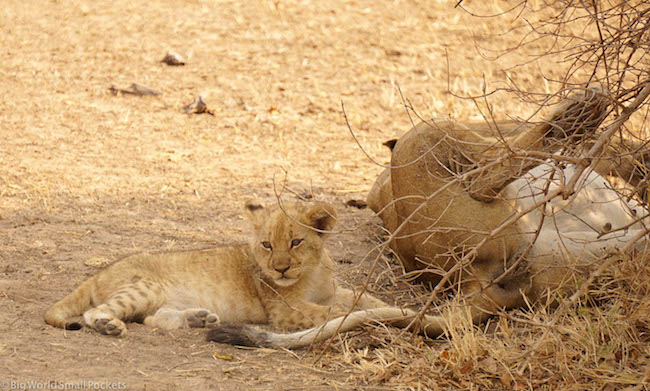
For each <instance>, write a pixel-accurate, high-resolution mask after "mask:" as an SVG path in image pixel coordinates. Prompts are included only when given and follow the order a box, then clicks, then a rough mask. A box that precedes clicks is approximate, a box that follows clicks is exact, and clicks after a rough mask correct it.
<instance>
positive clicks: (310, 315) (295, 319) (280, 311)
mask: <svg viewBox="0 0 650 391" xmlns="http://www.w3.org/2000/svg"><path fill="white" fill-rule="evenodd" d="M356 296H357V294H355V293H354V292H352V291H351V290H349V289H345V288H340V287H337V288H336V293H335V296H334V297H333V300H332V303H331V304H332V305H321V304H315V303H310V302H306V301H300V302H298V303H290V302H289V301H286V300H274V301H272V302H269V303H268V305H267V311H268V314H269V319H270V322H271V323H272V324H273V325H274V326H276V327H281V328H283V329H287V330H301V329H307V328H310V327H314V326H320V325H322V324H324V323H325V322H327V321H328V320H330V319H333V318H336V317H339V316H343V315H345V314H347V313H348V312H349V311H350V309H351V308H352V305H353V304H354V302H355V300H356ZM387 306H388V305H387V304H386V303H384V302H383V301H381V300H379V299H377V298H375V297H372V296H371V295H369V294H363V295H362V296H361V298H360V299H359V301H358V302H357V307H360V308H362V309H370V308H380V307H387Z"/></svg>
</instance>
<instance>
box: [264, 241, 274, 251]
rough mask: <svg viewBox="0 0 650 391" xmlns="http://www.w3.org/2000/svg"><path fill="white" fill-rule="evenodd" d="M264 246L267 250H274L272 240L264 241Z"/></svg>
mask: <svg viewBox="0 0 650 391" xmlns="http://www.w3.org/2000/svg"><path fill="white" fill-rule="evenodd" d="M262 247H264V248H265V249H267V250H273V246H271V243H270V242H262Z"/></svg>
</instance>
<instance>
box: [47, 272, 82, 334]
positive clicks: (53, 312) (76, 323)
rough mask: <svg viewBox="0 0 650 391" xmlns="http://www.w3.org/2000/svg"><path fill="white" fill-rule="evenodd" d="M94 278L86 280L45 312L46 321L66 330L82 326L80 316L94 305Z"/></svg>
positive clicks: (77, 328)
mask: <svg viewBox="0 0 650 391" xmlns="http://www.w3.org/2000/svg"><path fill="white" fill-rule="evenodd" d="M93 284H94V281H93V279H92V278H91V279H89V280H86V281H85V282H84V283H83V284H81V285H79V286H78V287H77V289H75V290H74V291H72V293H70V294H69V295H67V296H66V297H64V298H63V299H62V300H59V301H58V302H57V303H56V304H54V305H53V306H52V307H51V308H50V309H49V310H48V311H47V312H46V313H45V322H46V323H47V324H50V325H52V326H54V327H60V328H62V329H66V330H79V329H80V328H81V327H82V320H81V318H80V316H81V315H82V314H83V313H84V312H86V310H89V309H90V308H91V307H92V305H91V301H92V299H91V298H92V291H93Z"/></svg>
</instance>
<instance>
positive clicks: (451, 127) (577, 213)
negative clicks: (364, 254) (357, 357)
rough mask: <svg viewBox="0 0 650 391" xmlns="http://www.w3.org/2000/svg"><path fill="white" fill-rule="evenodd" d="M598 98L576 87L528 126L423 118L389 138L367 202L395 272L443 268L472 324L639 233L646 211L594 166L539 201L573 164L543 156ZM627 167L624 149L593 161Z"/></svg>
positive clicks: (572, 276)
mask: <svg viewBox="0 0 650 391" xmlns="http://www.w3.org/2000/svg"><path fill="white" fill-rule="evenodd" d="M607 106H608V104H607V97H606V96H605V95H604V94H603V92H602V91H601V90H600V89H588V90H586V91H585V93H583V94H578V95H576V96H573V97H571V98H569V99H568V100H567V101H565V102H564V103H563V104H561V105H560V106H559V107H558V108H556V109H555V110H554V112H553V114H552V115H551V117H550V118H549V119H548V120H547V121H545V122H543V123H541V124H538V125H532V124H528V123H523V122H522V123H520V122H515V121H502V122H494V123H486V122H482V123H454V122H451V121H448V120H441V121H436V120H432V121H426V122H423V123H421V124H419V125H417V126H416V127H414V128H413V129H411V130H410V131H409V132H408V133H406V134H405V135H404V136H403V137H401V138H400V139H399V141H397V143H396V144H395V145H394V148H393V151H392V160H391V168H390V169H387V170H386V171H384V173H382V174H381V176H380V177H379V179H378V180H377V182H376V184H375V186H374V187H373V189H372V191H371V193H370V195H369V197H368V201H369V202H368V204H369V206H370V207H371V208H372V209H373V210H375V211H376V212H378V213H379V215H380V217H381V218H382V220H383V222H384V225H385V226H386V228H387V229H388V230H389V231H390V232H391V233H394V236H395V238H394V242H393V243H392V247H393V249H394V250H395V252H396V253H397V255H398V256H399V259H400V260H401V262H402V264H403V265H404V268H405V269H406V271H407V272H413V274H415V275H417V276H418V277H419V278H420V279H421V280H425V281H428V282H432V283H434V284H435V283H438V282H440V281H441V279H442V277H443V276H444V275H446V274H447V273H448V272H449V271H452V272H454V273H453V278H452V280H451V281H455V282H457V283H459V286H460V288H461V291H462V293H463V294H464V295H465V296H466V297H467V298H468V300H469V302H470V303H471V304H472V313H473V317H474V320H475V321H480V320H481V319H484V318H485V317H486V316H487V315H488V314H489V313H494V311H496V310H497V309H498V308H508V307H516V306H520V305H522V304H523V303H524V300H525V299H527V300H528V302H535V301H538V300H542V299H545V298H546V297H547V296H546V295H547V294H548V293H549V291H553V290H555V289H556V288H558V287H562V288H563V289H567V290H571V289H573V288H575V286H576V283H577V281H578V280H579V279H580V277H581V274H583V273H585V272H587V271H588V270H590V269H592V268H593V265H594V264H595V263H596V264H597V263H598V262H601V261H602V259H603V258H602V257H603V256H605V255H606V254H607V253H608V252H612V251H615V250H617V249H620V248H623V247H624V246H626V245H627V243H628V241H630V240H631V239H633V238H637V237H638V236H642V235H643V232H647V221H644V220H643V219H642V217H644V216H647V213H648V212H647V210H646V209H645V208H644V207H643V206H642V205H641V204H640V203H638V202H636V201H635V200H634V199H625V198H624V197H621V196H620V194H618V193H617V192H616V191H615V190H614V189H613V188H612V186H611V185H610V184H609V182H608V181H607V180H606V179H605V178H604V176H601V175H600V174H598V173H597V172H593V171H591V170H587V172H586V173H585V174H583V175H582V178H581V180H580V181H578V183H577V185H576V187H575V189H574V190H575V192H574V194H572V195H571V197H570V198H569V199H567V200H563V199H562V198H561V197H551V196H552V195H553V194H556V195H557V193H558V192H559V189H560V186H561V185H562V184H564V183H568V182H569V181H570V179H571V178H572V177H573V175H574V174H575V173H576V172H577V170H576V169H575V167H574V166H573V165H571V164H567V161H568V160H571V159H566V160H565V161H564V162H562V163H561V164H558V162H559V161H560V162H561V161H562V158H561V157H559V156H558V157H557V159H547V158H548V157H550V156H553V154H554V153H556V152H557V151H558V150H559V149H560V148H561V147H567V146H573V147H574V148H575V144H576V141H580V142H582V143H584V144H588V143H589V142H588V141H585V140H584V137H582V136H583V135H585V134H587V135H589V134H591V133H593V132H594V131H595V129H596V128H597V127H598V126H599V125H600V123H601V122H602V120H603V119H604V117H605V116H606V109H607ZM615 163H617V164H615ZM639 167H642V166H638V165H636V164H635V163H634V161H633V159H632V157H630V156H628V157H624V158H623V159H620V160H618V161H617V162H614V161H612V160H608V158H607V157H604V158H603V159H602V162H601V163H599V164H597V165H596V166H595V168H596V170H598V171H599V172H601V173H602V174H603V175H605V174H616V175H619V176H620V177H622V178H624V179H626V180H627V181H629V182H631V183H632V184H638V183H640V182H641V180H642V178H640V175H639V174H643V173H644V172H639V171H638V170H637V169H638V168H639ZM643 170H645V168H643ZM546 201H548V202H546ZM646 220H647V219H646ZM418 272H419V273H418Z"/></svg>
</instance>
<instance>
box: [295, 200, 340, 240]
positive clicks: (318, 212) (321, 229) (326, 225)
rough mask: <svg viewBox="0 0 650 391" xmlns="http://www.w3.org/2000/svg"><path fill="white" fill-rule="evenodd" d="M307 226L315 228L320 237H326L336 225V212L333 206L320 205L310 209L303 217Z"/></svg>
mask: <svg viewBox="0 0 650 391" xmlns="http://www.w3.org/2000/svg"><path fill="white" fill-rule="evenodd" d="M303 218H304V220H305V221H304V222H305V224H307V225H309V226H310V227H314V228H316V230H317V233H318V234H319V235H325V234H327V233H328V231H331V230H332V228H334V225H336V219H337V215H336V210H334V208H333V207H332V205H329V204H325V203H318V204H316V205H314V206H312V207H311V208H309V209H308V210H307V211H306V212H305V214H304V215H303Z"/></svg>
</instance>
